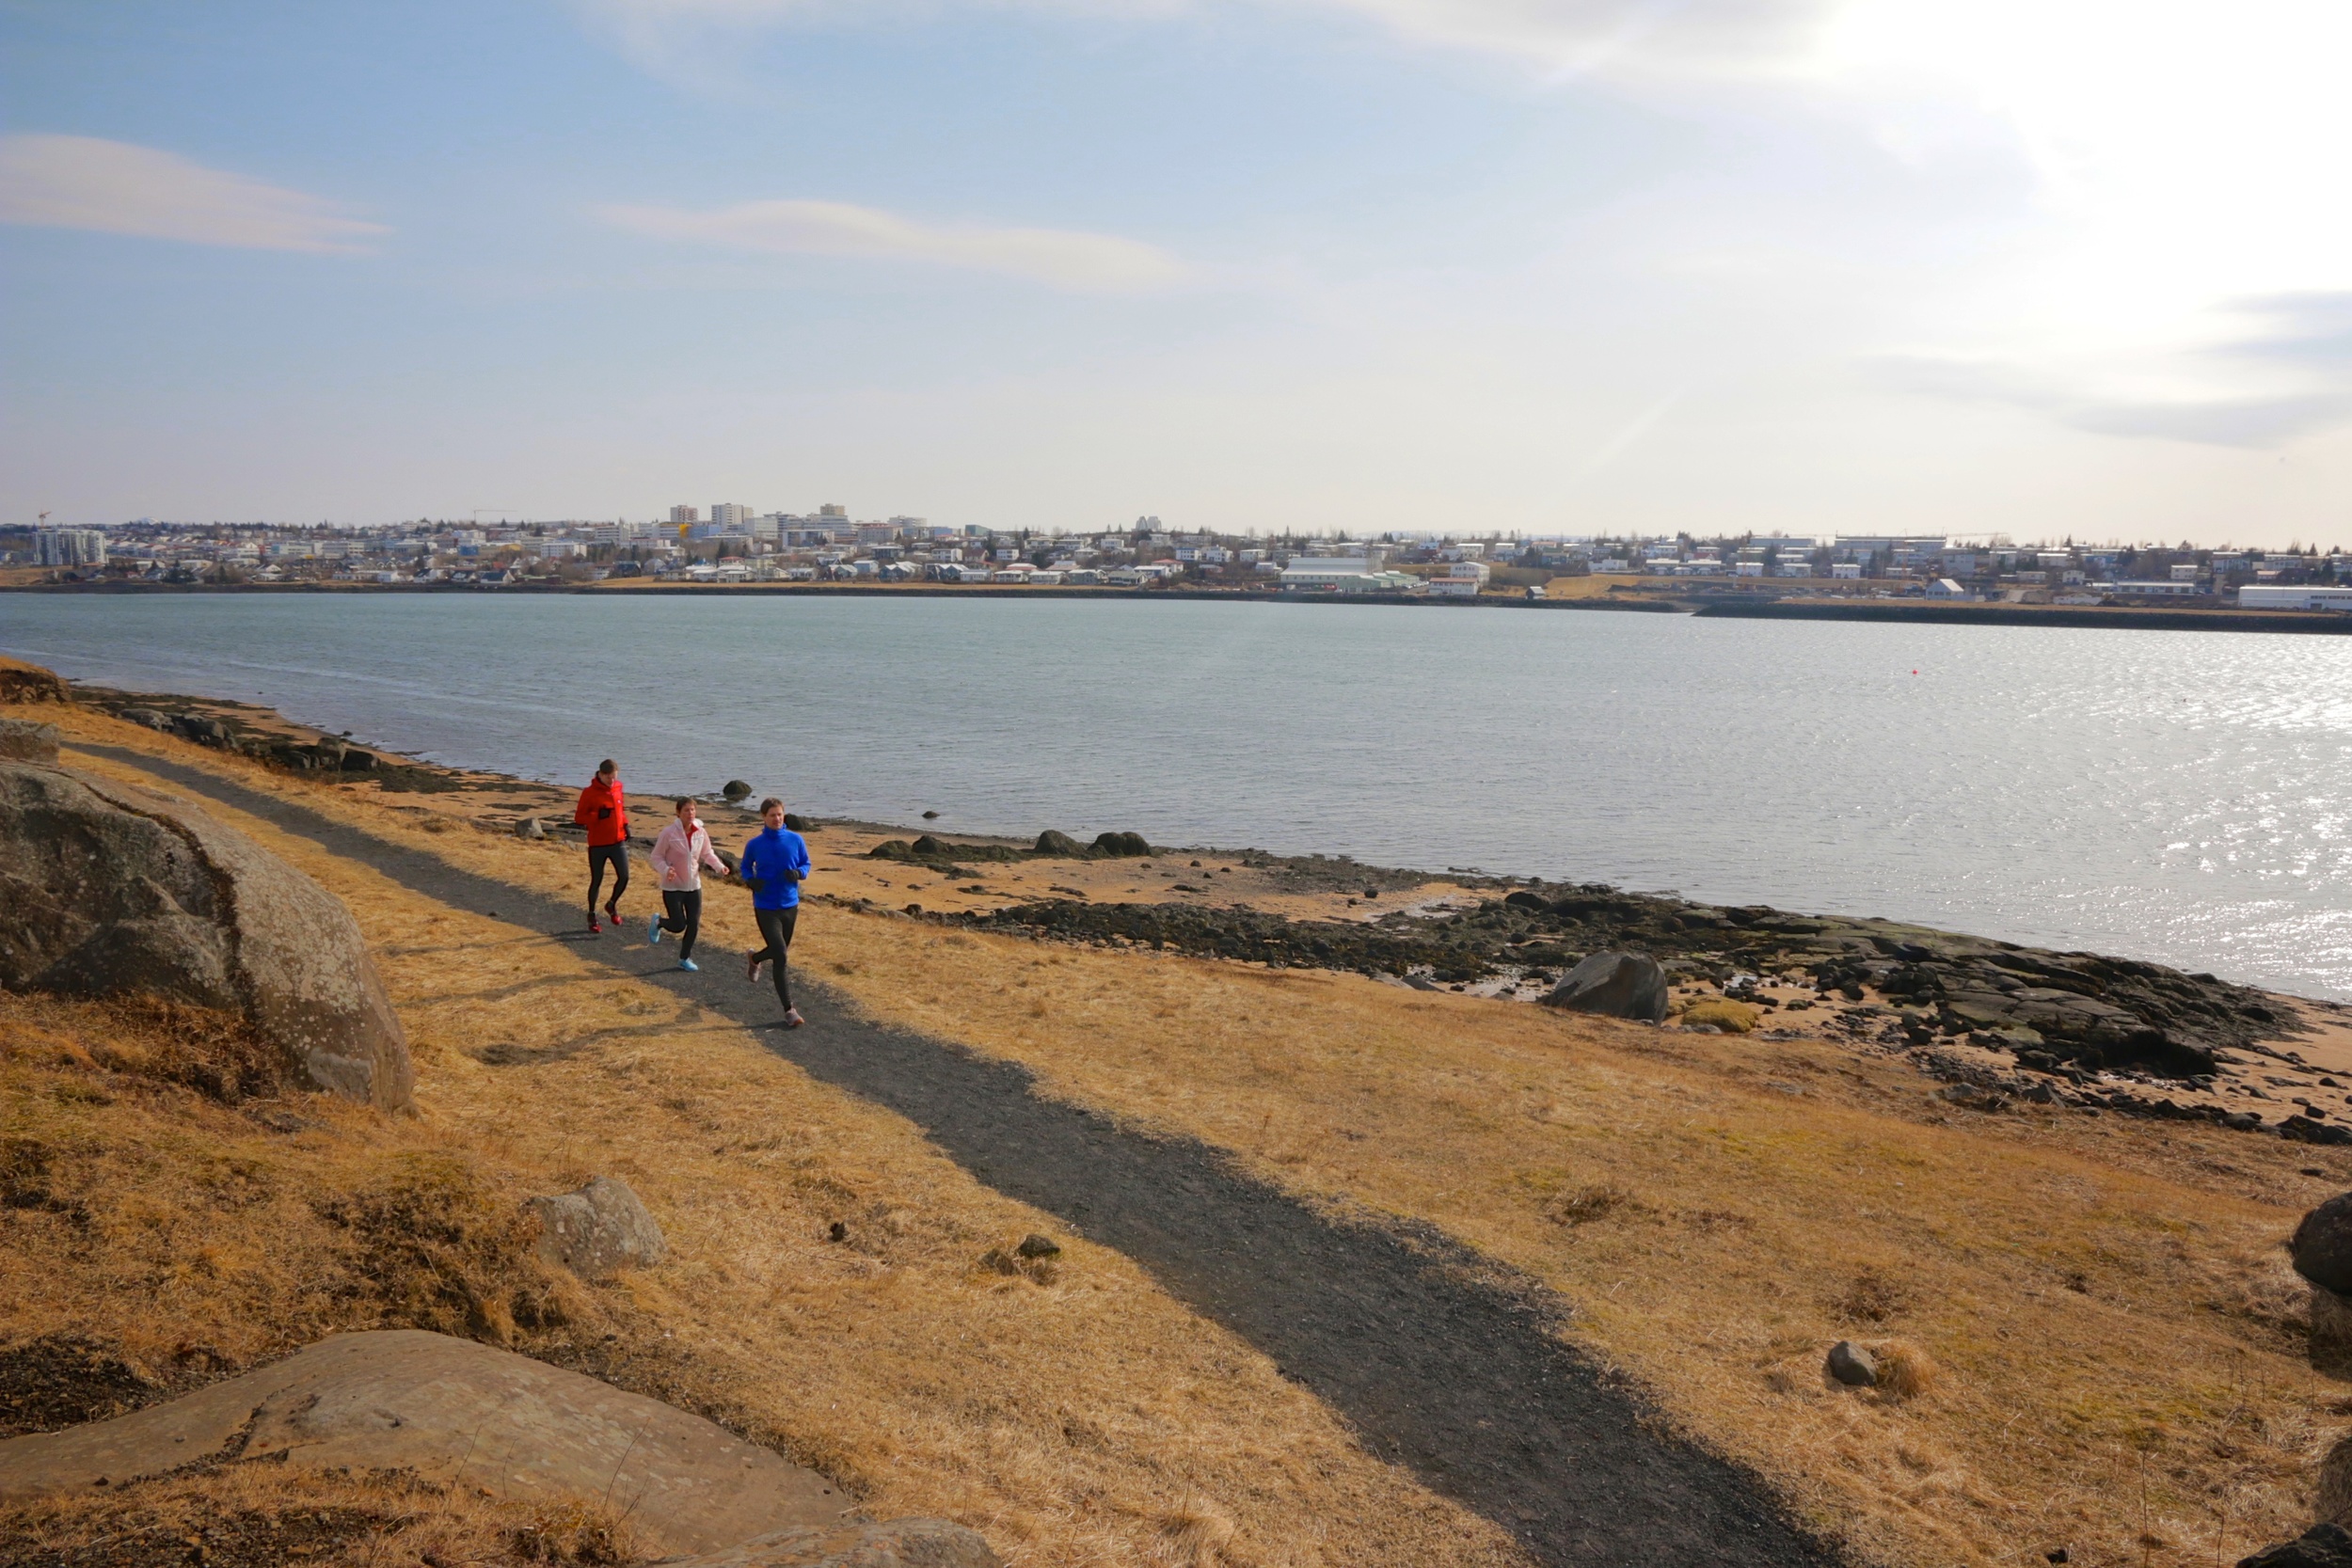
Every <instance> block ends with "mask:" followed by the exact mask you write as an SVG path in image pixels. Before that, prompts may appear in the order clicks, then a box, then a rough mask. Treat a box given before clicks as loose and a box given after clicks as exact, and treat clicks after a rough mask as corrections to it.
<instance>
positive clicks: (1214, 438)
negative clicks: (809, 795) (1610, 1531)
mask: <svg viewBox="0 0 2352 1568" xmlns="http://www.w3.org/2000/svg"><path fill="white" fill-rule="evenodd" d="M2340 9H2341V8H2332V9H2331V8H2326V7H2322V6H2319V5H2315V4H2302V3H2290V0H2241V3H2239V4H2236V5H2233V6H2229V7H2222V6H2219V5H2210V6H2206V5H2186V4H2177V3H2167V0H2142V3H2139V4H2134V5H2128V6H2127V5H2124V4H2122V3H2120V0H2039V3H2036V4H2027V3H2026V0H1975V3H1973V4H1966V5H1963V4H1959V3H1956V0H1684V3H1681V4H1672V3H1668V0H1634V3H1629V4H1628V3H1620V0H905V3H898V0H860V3H856V4H850V3H847V0H578V3H560V0H536V3H534V0H515V3H510V4H495V3H487V4H474V5H468V6H456V5H447V6H437V5H432V4H408V5H402V6H389V5H384V6H359V5H337V4H331V3H313V4H306V5H293V4H285V5H258V4H238V3H235V0H215V3H210V4H207V5H205V6H202V7H188V6H185V5H141V4H136V3H129V0H122V3H110V4H108V5H105V6H103V7H93V6H89V5H87V4H79V5H73V4H45V3H22V0H20V3H12V4H0V367H4V368H0V376H4V377H5V398H6V402H5V404H4V405H0V417H4V418H5V421H6V422H5V429H4V430H0V439H4V440H5V444H6V451H5V457H6V462H5V463H0V506H4V507H5V509H6V510H5V512H0V516H5V517H6V518H7V520H8V521H24V520H29V517H30V515H32V514H33V513H35V512H38V511H42V510H46V511H49V512H51V513H52V514H53V515H55V516H56V518H58V519H62V520H72V521H78V522H105V521H115V520H121V519H124V518H128V517H133V516H140V515H155V516H166V517H184V518H215V517H218V518H271V519H282V520H296V521H310V520H318V519H322V518H326V519H333V520H337V521H342V522H379V521H389V520H392V519H395V518H401V517H410V516H418V515H433V516H452V515H465V514H467V513H469V511H471V510H472V509H474V508H476V507H484V508H488V509H491V510H494V511H504V512H509V513H512V514H515V515H533V516H549V517H552V516H566V515H579V516H614V515H630V516H643V515H652V514H654V513H655V512H657V511H658V510H660V509H662V508H666V507H667V506H669V505H670V504H672V503H673V502H677V501H687V502H692V503H696V504H701V505H705V506H707V505H708V504H710V503H711V502H713V501H718V500H739V501H744V502H747V503H750V504H753V505H755V506H758V507H760V508H762V509H768V508H774V507H781V508H784V509H787V510H801V509H803V508H811V507H814V506H815V505H817V504H818V502H820V501H826V500H837V501H841V502H843V503H845V504H848V505H849V506H850V508H851V510H852V512H853V513H855V514H857V515H888V514H891V513H911V514H915V515H927V516H930V517H931V518H933V519H934V520H937V521H946V522H980V523H990V524H996V525H1000V526H1004V525H1017V524H1023V523H1026V524H1031V525H1034V526H1047V527H1073V528H1085V527H1100V526H1107V525H1112V524H1117V523H1120V522H1123V521H1125V520H1128V519H1131V518H1133V517H1134V516H1135V515H1137V514H1140V513H1146V512H1150V513H1155V514H1157V515H1160V516H1162V517H1164V518H1166V519H1168V521H1170V522H1172V523H1179V524H1183V525H1205V526H1212V527H1219V528H1236V529H1261V530H1264V529H1275V528H1286V527H1305V528H1315V529H1341V528H1348V529H1359V528H1360V529H1373V530H1381V529H1400V528H1451V529H1456V530H1462V529H1476V530H1481V531H1483V530H1486V529H1489V528H1502V529H1517V530H1521V531H1578V532H1587V531H1597V530H1625V529H1643V530H1664V531H1671V530H1675V529H1681V528H1688V529H1692V530H1695V531H1720V530H1734V531H1737V530H1748V529H1756V530H1770V529H1786V530H1793V531H1811V530H1822V529H1846V530H1865V529H1867V530H1879V529H1885V528H1906V529H1918V530H1923V531H1930V530H1948V531H1963V532H1986V531H2008V532H2010V533H2012V534H2015V535H2017V536H2020V537H2029V536H2040V535H2044V534H2048V535H2061V534H2074V535H2075V536H2077V537H2095V538H2106V537H2124V538H2167V539H2169V538H2178V537H2182V536H2190V537H2196V538H2201V539H2206V540H2213V541H2219V540H2223V539H2231V540H2235V541H2238V542H2241V543H2244V542H2254V543H2270V544H2282V543H2285V542H2286V541H2287V540H2288V539H2290V538H2295V539H2301V540H2306V541H2310V540H2318V541H2321V542H2323V543H2333V542H2343V543H2346V544H2352V526H2347V524H2346V523H2345V521H2344V506H2343V505H2342V500H2343V498H2344V492H2345V483H2344V482H2345V480H2346V478H2347V477H2352V437H2348V436H2347V430H2348V429H2352V220H2347V219H2346V218H2345V217H2344V216H2342V215H2339V214H2337V213H2336V212H2335V211H2334V210H2333V209H2335V208H2337V207H2340V206H2341V203H2340V202H2338V201H2337V200H2336V199H2335V193H2336V188H2337V186H2338V185H2339V184H2340V178H2339V177H2338V176H2337V175H2336V173H2335V172H2334V162H2335V158H2336V155H2337V150H2339V149H2341V147H2342V146H2344V143H2345V135H2344V134H2345V133H2346V132H2347V131H2352V123H2346V122H2347V121H2352V109H2347V108H2346V107H2345V106H2344V105H2343V104H2341V103H2339V102H2338V101H2339V100H2340V99H2342V98H2343V97H2344V95H2343V94H2342V93H2341V92H2340V91H2338V90H2336V88H2335V86H2334V84H2333V83H2332V82H2331V81H2330V80H2329V77H2328V67H2327V62H2328V61H2329V60H2336V59H2341V58H2342V57H2344V45H2345V44H2346V43H2347V42H2352V36H2347V29H2348V28H2352V23H2347V21H2346V20H2345V19H2344V17H2343V16H2341V15H2340V14H2338V12H2339V11H2340Z"/></svg>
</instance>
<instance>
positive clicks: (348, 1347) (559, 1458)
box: [0, 1329, 953, 1562]
mask: <svg viewBox="0 0 2352 1568" xmlns="http://www.w3.org/2000/svg"><path fill="white" fill-rule="evenodd" d="M257 1461H258V1462H262V1463H265V1464H277V1465H294V1466H296V1467H299V1468H303V1469H314V1470H324V1469H332V1468H336V1467H343V1468H348V1469H351V1470H354V1471H358V1472H360V1473H363V1474H364V1473H367V1472H371V1471H387V1470H408V1471H412V1472H414V1473H416V1474H419V1475H425V1476H431V1477H434V1478H436V1479H437V1480H446V1481H460V1482H463V1483H464V1484H467V1485H469V1486H485V1487H489V1488H491V1489H492V1490H494V1491H497V1492H499V1493H501V1494H503V1495H505V1496H507V1497H542V1498H546V1499H547V1500H548V1502H550V1503H554V1502H559V1501H563V1500H566V1499H573V1498H582V1497H585V1498H592V1499H594V1498H604V1499H608V1500H610V1501H611V1502H612V1504H613V1506H615V1507H623V1508H627V1509H628V1513H629V1521H630V1523H631V1524H632V1525H633V1526H635V1527H636V1528H637V1529H638V1530H639V1531H640V1532H641V1533H642V1534H643V1535H644V1537H645V1538H646V1540H647V1542H648V1544H650V1545H652V1546H653V1548H654V1549H655V1551H656V1552H657V1553H659V1554H660V1555H663V1556H671V1555H683V1554H687V1553H693V1552H711V1551H717V1550H720V1549H722V1548H723V1547H727V1546H733V1545H736V1544H739V1543H741V1542H745V1541H751V1540H754V1539H755V1538H757V1537H760V1536H763V1535H771V1534H772V1533H774V1532H775V1531H778V1530H787V1529H791V1528H794V1527H796V1526H800V1527H814V1528H818V1529H824V1528H833V1527H836V1526H838V1525H840V1524H841V1523H842V1522H843V1516H844V1514H845V1513H847V1512H848V1510H849V1508H850V1499H849V1498H847V1497H843V1496H841V1494H840V1491H839V1489H838V1488H836V1487H835V1486H834V1484H833V1483H832V1482H831V1481H827V1480H825V1478H824V1477H822V1476H819V1475H818V1474H817V1473H816V1472H814V1471H812V1470H807V1469H803V1467H801V1466H800V1465H795V1464H793V1463H791V1462H790V1461H789V1460H787V1459H784V1458H782V1457H781V1456H779V1455H777V1454H774V1453H771V1451H769V1450H768V1449H763V1448H760V1447H759V1446H758V1445H756V1444H754V1443H749V1442H746V1441H744V1440H743V1439H742V1438H740V1437H738V1436H736V1435H735V1434H734V1433H730V1432H728V1431H727V1430H726V1429H725V1428H723V1427H721V1426H719V1425H717V1424H715V1423H714V1422H710V1421H707V1420H705V1419H703V1418H701V1417H700V1416H690V1415H688V1414H687V1413H686V1412H685V1411H683V1410H679V1409H677V1408H675V1406H673V1405H667V1404H663V1403H662V1402H660V1401H659V1400H650V1399H646V1398H645V1397H644V1396H643V1395H641V1394H627V1393H623V1392H622V1391H621V1390H620V1389H618V1388H615V1387H612V1386H611V1385H609V1384H604V1383H599V1382H597V1381H596V1379H595V1378H592V1377H583V1376H582V1375H580V1373H578V1372H567V1371H563V1370H559V1369H557V1368H554V1367H550V1366H548V1365H547V1364H545V1363H544V1362H539V1361H533V1360H531V1359H530V1358H528V1357H526V1356H520V1355H516V1354H513V1353H512V1352H509V1351H502V1350H493V1349H491V1348H490V1347H489V1346H487V1345H478V1344H475V1343H473V1342H472V1341H470V1340H467V1339H453V1338H450V1337H448V1336H447V1335H442V1334H428V1333H425V1332H424V1331H423V1330H421V1329H389V1330H379V1331H375V1332H372V1333H364V1334H339V1335H336V1336H335V1337H333V1338H328V1339H322V1340H320V1341H319V1342H318V1343H317V1344H315V1345H312V1346H310V1348H308V1349H307V1350H303V1351H300V1352H297V1353H296V1354H294V1355H291V1356H289V1357H287V1358H286V1359H285V1360H283V1361H280V1362H278V1363H277V1364H276V1365H274V1366H269V1367H264V1368H262V1369H261V1370H259V1371H252V1372H247V1373H246V1374H245V1375H244V1376H242V1377H235V1378H230V1379H229V1380H228V1381H227V1382H224V1383H215V1384H214V1385H212V1386H210V1387H207V1388H200V1389H199V1390H197V1392H195V1393H193V1394H188V1395H185V1396H183V1397H182V1398H180V1399H176V1400H173V1401H171V1402H169V1403H167V1404H158V1405H151V1406H149V1407H148V1408H147V1409H145V1410H140V1411H135V1412H134V1413H133V1414H131V1415H128V1416H119V1417H117V1418H114V1419H113V1420H111V1421H97V1422H93V1423H91V1424H90V1425H87V1426H78V1427H69V1428H67V1429H66V1430H65V1431H63V1432H51V1433H40V1434H38V1435H35V1436H29V1437H12V1438H9V1439H8V1440H7V1441H6V1442H0V1501H10V1500H14V1499H17V1498H23V1497H36V1496H40V1495H43V1494H48V1493H55V1492H78V1493H81V1494H83V1495H85V1496H87V1494H88V1493H89V1491H90V1489H91V1488H92V1487H94V1486H96V1485H98V1484H100V1483H101V1481H104V1482H106V1483H110V1484H119V1483H120V1482H123V1481H135V1480H138V1479H140V1478H142V1477H146V1476H153V1475H161V1474H163V1473H164V1472H166V1471H170V1470H179V1469H182V1468H185V1467H194V1466H200V1465H214V1464H228V1463H248V1464H249V1463H254V1462H257ZM788 1560H789V1559H787V1561H788ZM754 1561H757V1559H754ZM910 1561H911V1562H919V1561H921V1559H919V1558H917V1559H911V1560H910ZM948 1561H953V1560H952V1559H950V1560H948Z"/></svg>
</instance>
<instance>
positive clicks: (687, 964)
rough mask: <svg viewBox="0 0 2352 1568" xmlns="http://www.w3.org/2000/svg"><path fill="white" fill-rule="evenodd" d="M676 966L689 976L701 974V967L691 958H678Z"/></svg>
mask: <svg viewBox="0 0 2352 1568" xmlns="http://www.w3.org/2000/svg"><path fill="white" fill-rule="evenodd" d="M677 966H678V968H680V969H682V970H685V971H686V972H687V973H688V974H701V973H702V972H703V966H702V965H700V964H698V963H696V962H695V961H694V960H693V959H691V958H680V959H679V960H678V961H677Z"/></svg>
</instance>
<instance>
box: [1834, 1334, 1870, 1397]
mask: <svg viewBox="0 0 2352 1568" xmlns="http://www.w3.org/2000/svg"><path fill="white" fill-rule="evenodd" d="M1826 1369H1827V1370H1828V1372H1829V1375H1830V1376H1831V1377H1833V1378H1835V1379H1836V1380H1837V1381H1838V1382H1839V1383H1842V1384H1844V1385H1845V1386H1847V1387H1849V1388H1867V1387H1869V1386H1871V1385H1872V1384H1874V1383H1876V1382H1877V1381H1878V1380H1879V1364H1878V1358H1877V1357H1876V1356H1874V1355H1872V1354H1870V1353H1869V1352H1868V1351H1867V1350H1864V1349H1863V1348H1862V1347H1861V1346H1860V1345H1857V1344H1855V1343H1854V1342H1853V1341H1852V1340H1851V1339H1840V1340H1838V1341H1837V1343H1836V1344H1834V1345H1832V1346H1830V1348H1829V1360H1828V1362H1827V1363H1826Z"/></svg>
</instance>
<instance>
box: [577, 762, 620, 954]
mask: <svg viewBox="0 0 2352 1568" xmlns="http://www.w3.org/2000/svg"><path fill="white" fill-rule="evenodd" d="M572 820H573V821H575V822H577V823H579V824H580V826H581V827H583V828H585V829H587V830H588V929H590V930H591V931H601V930H603V929H604V927H602V926H600V925H598V924H597V923H596V890H597V889H599V888H601V887H602V886H603V885H604V868H605V867H606V866H607V865H611V866H612V897H610V898H608V899H606V900H605V901H604V914H605V918H606V919H607V920H610V921H612V924H613V925H615V926H618V925H620V923H621V895H622V894H624V893H627V892H628V797H626V796H625V795H623V794H622V792H621V765H620V764H619V763H617V762H614V761H613V760H612V758H611V757H607V758H605V759H604V760H603V761H602V762H600V763H598V764H596V777H595V778H593V779H591V780H589V781H588V787H587V788H586V789H583V790H581V791H580V804H579V805H577V806H575V807H573V808H572Z"/></svg>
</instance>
